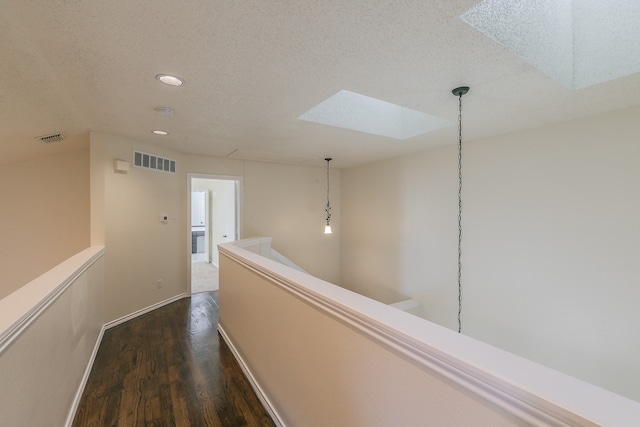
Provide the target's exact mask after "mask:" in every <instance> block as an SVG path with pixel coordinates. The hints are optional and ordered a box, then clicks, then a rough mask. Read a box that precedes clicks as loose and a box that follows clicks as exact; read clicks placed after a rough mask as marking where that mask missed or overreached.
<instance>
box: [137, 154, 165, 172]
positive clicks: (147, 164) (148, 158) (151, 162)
mask: <svg viewBox="0 0 640 427" xmlns="http://www.w3.org/2000/svg"><path fill="white" fill-rule="evenodd" d="M133 166H135V167H137V168H143V169H153V170H157V171H162V172H169V173H176V161H175V160H173V159H168V158H166V157H162V156H157V155H155V154H149V153H143V152H142V151H135V150H134V152H133Z"/></svg>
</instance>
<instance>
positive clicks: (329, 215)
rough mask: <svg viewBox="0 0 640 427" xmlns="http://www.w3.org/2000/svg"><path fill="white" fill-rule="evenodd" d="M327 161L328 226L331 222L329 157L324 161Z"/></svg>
mask: <svg viewBox="0 0 640 427" xmlns="http://www.w3.org/2000/svg"><path fill="white" fill-rule="evenodd" d="M325 160H326V161H327V207H326V209H325V210H326V211H327V225H329V221H330V220H331V206H330V205H329V162H330V161H331V160H332V159H331V157H327V158H326V159H325Z"/></svg>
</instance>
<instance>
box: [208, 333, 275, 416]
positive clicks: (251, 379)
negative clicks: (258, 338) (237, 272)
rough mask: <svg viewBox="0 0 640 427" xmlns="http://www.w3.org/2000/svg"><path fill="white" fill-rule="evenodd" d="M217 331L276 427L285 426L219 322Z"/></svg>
mask: <svg viewBox="0 0 640 427" xmlns="http://www.w3.org/2000/svg"><path fill="white" fill-rule="evenodd" d="M218 332H219V333H220V336H221V337H222V339H224V341H225V342H226V343H227V345H228V346H229V349H230V350H231V353H233V356H234V357H235V359H236V361H237V362H238V364H239V365H240V368H241V369H242V372H244V375H245V376H246V377H247V379H248V380H249V384H251V388H253V391H255V392H256V395H257V396H258V399H260V402H262V406H264V408H265V409H266V410H267V412H268V413H269V415H271V419H272V420H273V422H274V423H275V424H276V425H277V426H278V427H286V425H285V424H284V423H283V422H282V418H281V417H280V415H279V414H278V412H277V411H276V410H275V409H274V407H273V405H272V404H271V401H270V400H269V398H268V397H267V395H266V394H265V392H264V390H263V389H262V387H260V384H258V382H257V381H256V379H255V377H254V376H253V374H252V373H251V370H250V369H249V367H248V366H247V364H246V363H245V361H244V359H243V358H242V356H241V355H240V353H239V352H238V350H237V349H236V347H235V346H234V345H233V342H232V341H231V339H230V338H229V336H228V335H227V333H226V332H225V331H224V328H223V327H222V325H220V324H219V323H218Z"/></svg>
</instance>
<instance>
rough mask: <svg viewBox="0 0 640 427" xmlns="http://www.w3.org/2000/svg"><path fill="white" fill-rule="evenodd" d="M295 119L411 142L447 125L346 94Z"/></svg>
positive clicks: (338, 94) (425, 116)
mask: <svg viewBox="0 0 640 427" xmlns="http://www.w3.org/2000/svg"><path fill="white" fill-rule="evenodd" d="M298 118H299V119H301V120H306V121H309V122H315V123H320V124H324V125H329V126H335V127H339V128H343V129H351V130H355V131H358V132H365V133H370V134H373V135H380V136H386V137H389V138H394V139H408V138H413V137H414V136H418V135H422V134H424V133H427V132H432V131H434V130H436V129H440V128H443V127H445V126H449V125H450V124H451V123H450V122H448V121H447V120H443V119H440V118H438V117H434V116H430V115H428V114H425V113H422V112H420V111H416V110H412V109H410V108H406V107H402V106H400V105H395V104H391V103H389V102H386V101H381V100H379V99H375V98H371V97H369V96H365V95H360V94H358V93H354V92H349V91H348V90H341V91H340V92H338V93H336V94H335V95H333V96H331V97H330V98H328V99H326V100H324V101H322V102H321V103H320V104H318V105H316V106H315V107H313V108H312V109H311V110H309V111H307V112H306V113H304V114H303V115H301V116H300V117H298Z"/></svg>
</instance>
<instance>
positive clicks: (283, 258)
mask: <svg viewBox="0 0 640 427" xmlns="http://www.w3.org/2000/svg"><path fill="white" fill-rule="evenodd" d="M271 256H272V257H273V259H275V260H276V261H279V262H280V264H284V265H286V266H288V267H291V268H293V269H296V270H298V271H302V272H303V273H306V271H304V270H303V269H302V268H301V267H300V266H298V265H296V264H295V263H294V262H293V261H291V260H290V259H289V258H287V257H286V256H284V255H282V254H281V253H280V252H278V251H276V250H275V249H273V248H271Z"/></svg>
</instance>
